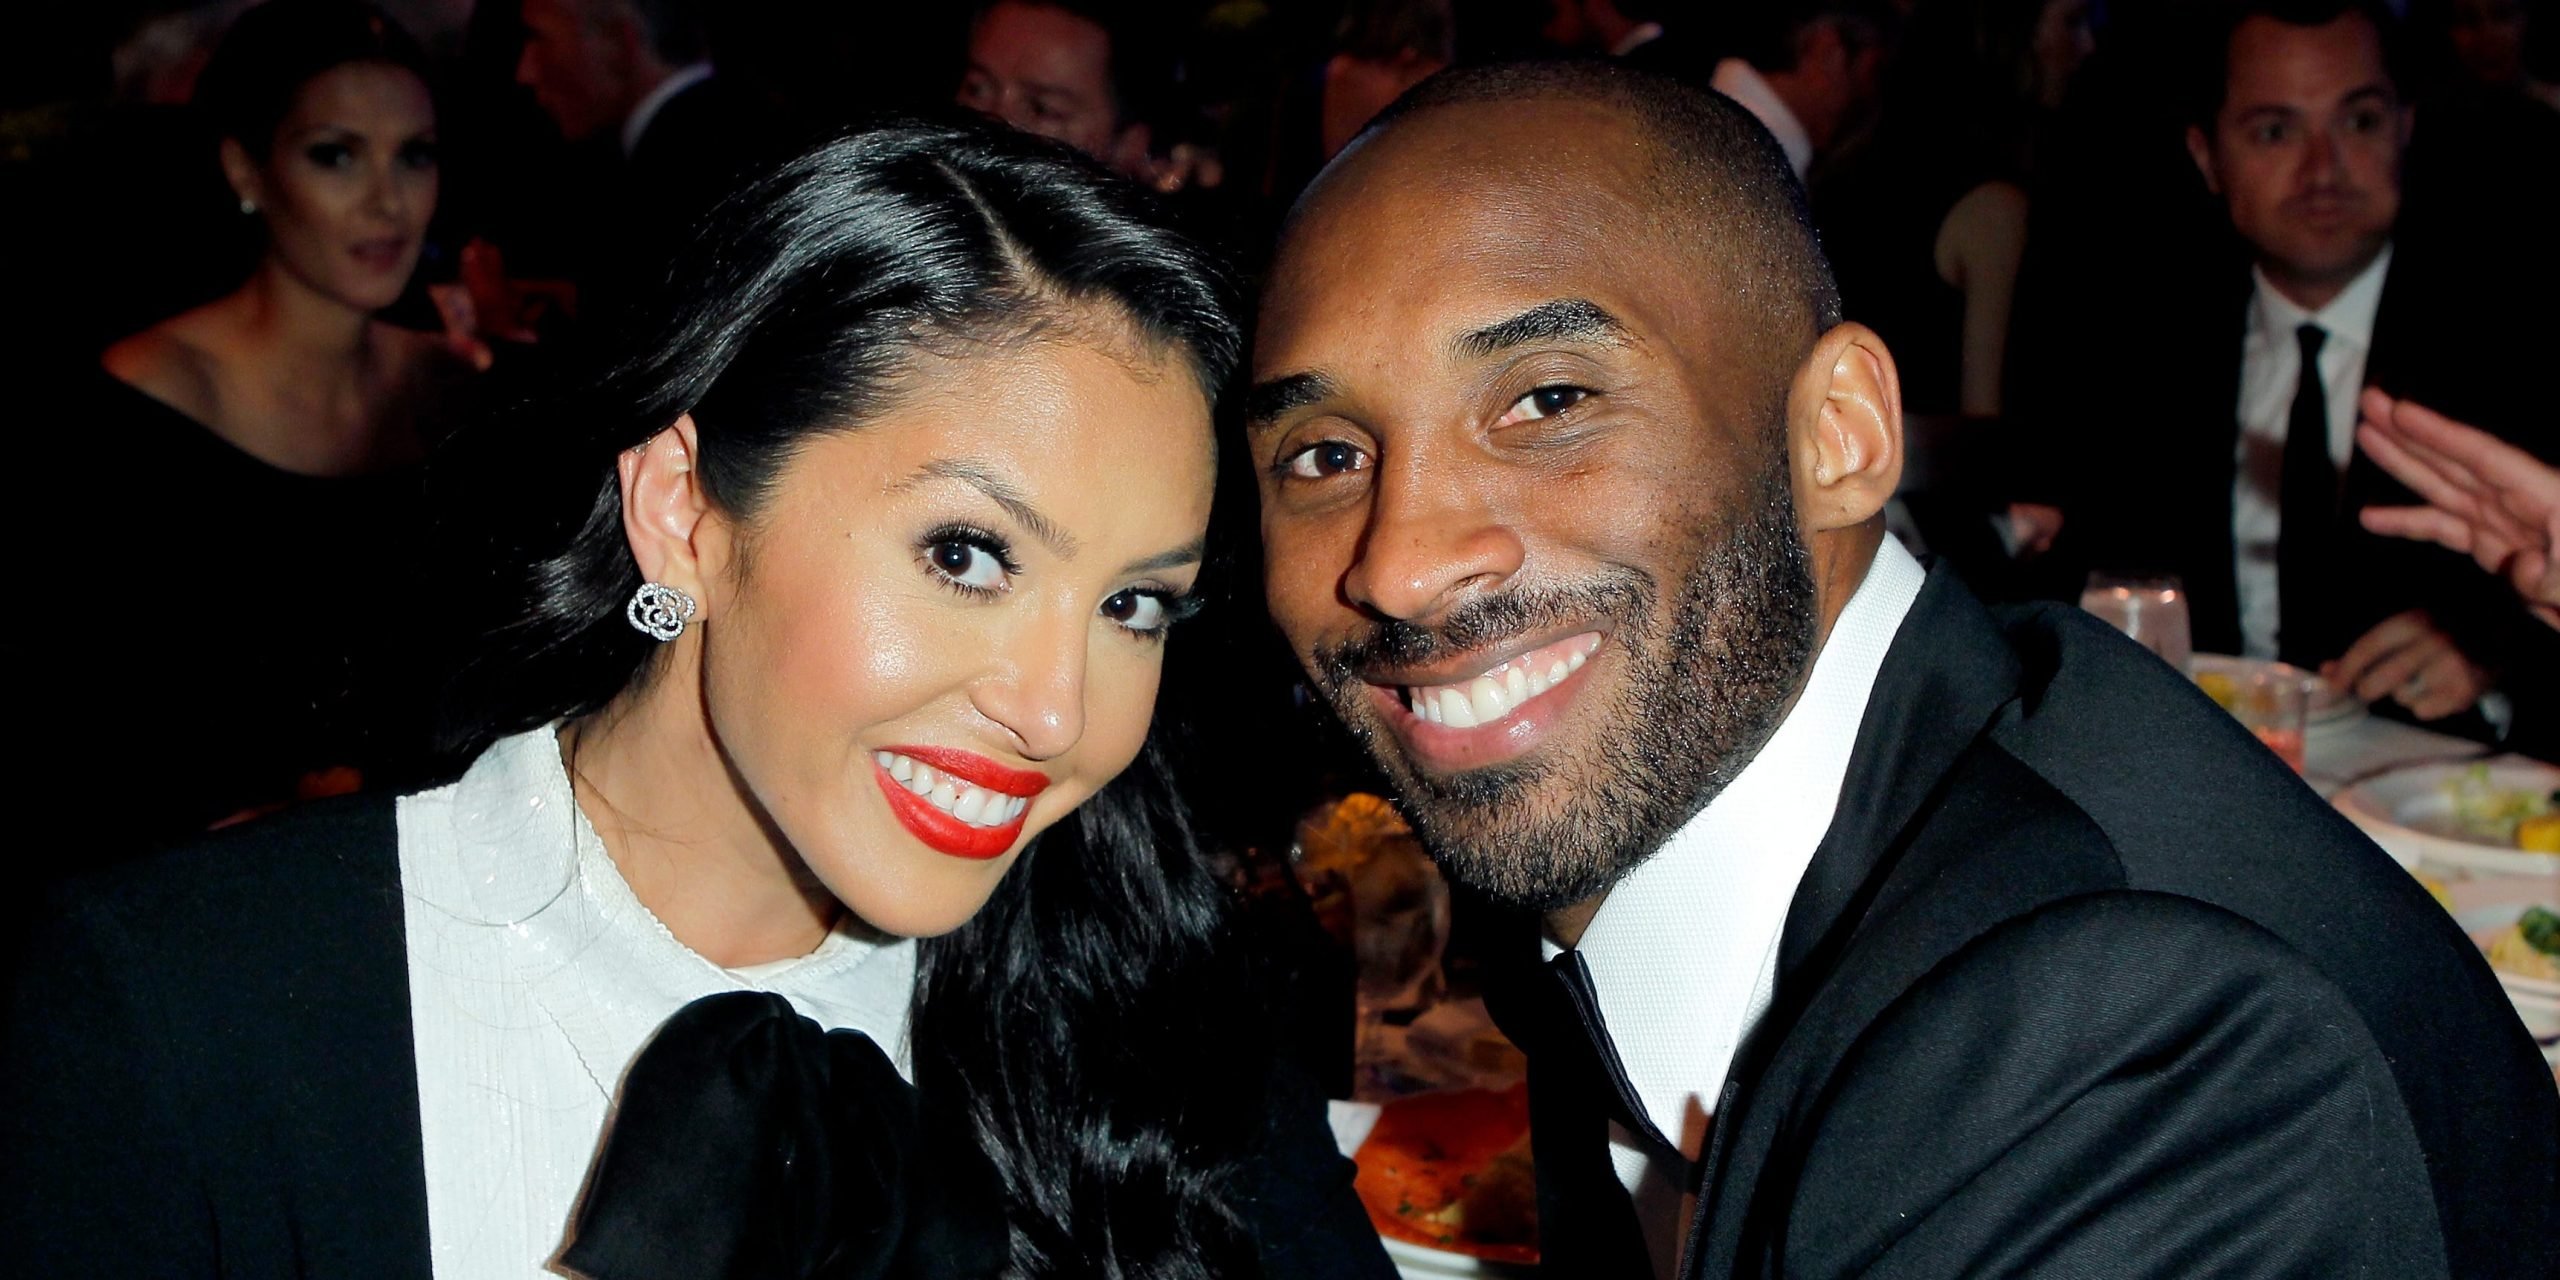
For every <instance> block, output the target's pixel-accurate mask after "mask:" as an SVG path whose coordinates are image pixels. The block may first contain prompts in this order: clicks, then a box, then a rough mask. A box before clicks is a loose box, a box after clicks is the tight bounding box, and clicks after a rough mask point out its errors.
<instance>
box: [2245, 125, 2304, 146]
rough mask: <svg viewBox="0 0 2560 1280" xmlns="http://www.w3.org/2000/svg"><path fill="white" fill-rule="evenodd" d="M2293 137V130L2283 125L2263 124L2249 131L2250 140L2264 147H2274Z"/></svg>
mask: <svg viewBox="0 0 2560 1280" xmlns="http://www.w3.org/2000/svg"><path fill="white" fill-rule="evenodd" d="M2292 136H2293V129H2292V128H2291V127H2290V126H2288V125H2283V124H2262V125H2259V126H2258V127H2257V128H2255V129H2251V130H2250V131H2249V140H2250V141H2252V142H2255V143H2257V144H2258V145H2260V146H2262V147H2271V146H2274V145H2275V144H2277V143H2279V142H2282V141H2284V140H2285V139H2287V138H2289V137H2292Z"/></svg>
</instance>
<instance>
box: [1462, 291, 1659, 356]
mask: <svg viewBox="0 0 2560 1280" xmlns="http://www.w3.org/2000/svg"><path fill="white" fill-rule="evenodd" d="M1631 336H1632V335H1631V334H1629V333H1628V331H1627V326H1626V325H1625V323H1624V322H1622V321H1620V320H1619V319H1618V318H1617V317H1616V316H1613V315H1611V314H1609V309H1608V308H1606V307H1603V306H1601V305H1600V304H1599V303H1596V302H1589V301H1586V300H1584V299H1581V298H1558V299H1556V300H1555V301H1553V302H1541V303H1539V304H1538V305H1536V306H1534V307H1531V308H1529V309H1528V310H1526V311H1523V312H1521V313H1520V314H1518V315H1516V316H1513V317H1511V318H1510V319H1507V320H1496V321H1494V322H1493V323H1492V324H1489V325H1486V326H1485V327H1483V328H1481V329H1476V330H1471V331H1469V332H1467V333H1462V334H1459V335H1458V340H1457V341H1456V342H1455V343H1453V344H1452V346H1453V347H1454V349H1455V350H1456V351H1457V353H1458V354H1459V355H1460V356H1462V357H1465V358H1467V359H1471V360H1481V359H1483V358H1485V357H1486V356H1490V355H1496V354H1499V353H1501V352H1504V351H1508V350H1510V349H1511V348H1513V347H1517V346H1522V345H1524V344H1527V343H1531V342H1554V341H1558V340H1565V341H1577V340H1578V341H1583V342H1603V343H1608V344H1610V345H1613V346H1615V345H1623V344H1625V343H1626V342H1627V341H1628V340H1629V339H1630V337H1631Z"/></svg>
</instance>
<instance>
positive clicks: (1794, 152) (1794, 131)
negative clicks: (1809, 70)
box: [1708, 58, 1813, 182]
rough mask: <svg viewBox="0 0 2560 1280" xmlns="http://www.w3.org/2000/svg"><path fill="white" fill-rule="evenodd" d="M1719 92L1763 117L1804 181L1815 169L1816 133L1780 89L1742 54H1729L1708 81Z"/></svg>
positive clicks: (1797, 175) (1790, 163) (1763, 121)
mask: <svg viewBox="0 0 2560 1280" xmlns="http://www.w3.org/2000/svg"><path fill="white" fill-rule="evenodd" d="M1708 84H1709V86H1710V87H1712V88H1713V89H1714V90H1715V91H1716V92H1718V93H1721V94H1723V95H1724V96H1726V97H1728V98H1731V99H1733V100H1734V101H1735V102H1739V103H1741V104H1742V107H1743V109H1744V110H1746V111H1748V112H1750V113H1751V114H1753V115H1755V116H1758V117H1759V118H1760V123H1761V124H1762V125H1764V126H1766V127H1767V128H1768V130H1769V134H1770V136H1771V137H1774V138H1776V139H1777V140H1778V148H1779V149H1780V150H1782V151H1784V152H1786V153H1787V163H1788V164H1789V165H1792V166H1794V168H1795V171H1796V181H1798V182H1802V181H1804V176H1805V174H1807V173H1809V172H1811V171H1812V170H1813V135H1812V134H1810V133H1807V132H1805V129H1804V121H1802V120H1799V119H1797V118H1796V113H1795V111H1794V109H1793V108H1791V107H1789V106H1788V105H1787V101H1786V99H1784V98H1781V97H1779V96H1778V91H1777V90H1776V89H1773V88H1771V87H1769V82H1768V80H1766V79H1764V78H1763V77H1762V76H1761V74H1760V72H1759V71H1758V70H1757V69H1755V68H1754V67H1753V66H1752V65H1751V64H1750V63H1748V62H1745V61H1743V60H1742V59H1740V58H1727V59H1725V60H1723V61H1722V62H1719V63H1717V64H1716V73H1715V77H1714V78H1713V79H1711V80H1709V81H1708Z"/></svg>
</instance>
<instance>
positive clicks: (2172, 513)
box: [2047, 235, 2560, 667]
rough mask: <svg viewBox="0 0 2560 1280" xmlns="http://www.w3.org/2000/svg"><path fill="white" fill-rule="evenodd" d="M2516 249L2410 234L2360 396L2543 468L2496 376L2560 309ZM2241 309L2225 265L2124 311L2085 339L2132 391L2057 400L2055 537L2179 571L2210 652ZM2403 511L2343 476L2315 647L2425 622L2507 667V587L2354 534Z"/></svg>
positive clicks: (2333, 646)
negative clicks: (2360, 517) (2402, 402)
mask: <svg viewBox="0 0 2560 1280" xmlns="http://www.w3.org/2000/svg"><path fill="white" fill-rule="evenodd" d="M2517 247H2518V246H2516V245H2514V244H2513V243H2512V242H2509V243H2506V244H2502V245H2499V246H2495V248H2497V250H2498V251H2499V255H2500V256H2499V257H2498V258H2497V259H2494V260H2493V259H2492V258H2490V257H2489V256H2488V255H2487V254H2484V253H2483V252H2481V251H2480V250H2481V248H2482V246H2465V245H2458V244H2453V243H2449V238H2448V237H2445V236H2442V235H2413V236H2404V237H2403V238H2402V240H2401V242H2400V243H2399V244H2398V246H2397V247H2396V249H2395V250H2394V253H2393V258H2392V262H2391V267H2390V271H2389V273H2388V275H2387V276H2386V277H2385V279H2384V282H2383V292H2382V300H2381V304H2380V307H2379V309H2378V311H2377V312H2376V315H2375V321H2374V331H2373V345H2372V347H2371V349H2370V352H2369V354H2368V356H2367V358H2366V361H2365V384H2366V385H2367V386H2372V387H2379V388H2381V389H2382V390H2384V391H2387V392H2389V393H2391V394H2392V395H2395V396H2403V397H2407V398H2410V399H2414V400H2417V401H2419V402H2421V403H2423V404H2426V405H2427V406H2429V407H2431V408H2434V409H2437V410H2439V411H2441V412H2444V413H2447V414H2450V415H2452V416H2453V417H2455V418H2458V419H2461V420H2463V421H2467V422H2472V423H2475V424H2477V425H2480V426H2482V427H2484V428H2486V429H2488V430H2490V431H2492V432H2495V433H2497V434H2499V435H2501V436H2504V437H2506V438H2507V439H2510V440H2512V441H2515V442H2517V443H2519V444H2521V445H2523V446H2524V447H2526V448H2527V449H2529V450H2531V451H2533V452H2535V453H2537V454H2540V455H2542V456H2543V457H2545V458H2546V459H2549V458H2553V457H2560V420H2556V419H2553V418H2552V417H2551V416H2550V415H2549V413H2548V412H2547V411H2546V410H2543V409H2542V408H2540V407H2539V406H2534V405H2530V404H2526V403H2524V402H2523V401H2521V400H2519V399H2518V398H2517V397H2515V396H2513V395H2512V394H2510V393H2509V392H2508V391H2507V390H2505V388H2506V386H2507V385H2508V384H2507V383H2506V381H2505V379H2504V377H2502V376H2500V375H2497V374H2496V373H2494V367H2495V365H2496V364H2497V363H2498V362H2499V361H2500V360H2501V358H2502V357H2501V354H2500V353H2504V352H2510V351H2531V350H2543V349H2548V345H2549V344H2550V343H2552V342H2554V341H2560V311H2555V310H2554V309H2553V308H2552V307H2551V306H2550V304H2549V298H2550V294H2549V293H2548V292H2547V289H2548V288H2550V287H2551V285H2552V283H2553V282H2552V281H2551V280H2550V276H2551V272H2550V271H2549V269H2548V267H2547V264H2543V263H2541V262H2539V261H2538V259H2539V258H2541V257H2547V256H2548V255H2544V254H2530V253H2527V254H2509V253H2507V252H2506V251H2507V250H2511V249H2515V248H2517ZM2520 259H2528V260H2520ZM2249 298H2250V277H2249V271H2248V267H2247V265H2246V263H2245V261H2243V260H2242V259H2240V258H2239V257H2238V256H2236V255H2234V256H2229V257H2225V258H2221V259H2218V260H2216V262H2215V264H2214V265H2213V266H2212V267H2210V268H2209V269H2202V270H2198V271H2196V272H2194V273H2193V274H2192V275H2191V276H2190V277H2189V278H2187V279H2186V280H2185V281H2184V282H2183V283H2178V282H2175V280H2174V279H2173V281H2172V282H2171V283H2168V284H2166V285H2164V286H2163V287H2161V288H2160V289H2159V290H2158V291H2157V292H2156V293H2154V294H2153V295H2152V296H2149V297H2145V298H2139V299H2127V300H2125V305H2124V306H2122V307H2121V308H2119V309H2117V310H2116V311H2115V312H2114V313H2113V320H2114V321H2115V322H2116V323H2117V324H2118V325H2120V328H2118V329H2116V330H2114V331H2110V332H2103V333H2100V334H2097V335H2093V336H2094V337H2095V338H2096V339H2097V341H2096V343H2095V345H2098V346H2100V347H2102V348H2113V349H2116V350H2120V351H2122V352H2124V353H2126V357H2127V359H2126V362H2125V371H2126V375H2127V376H2126V378H2125V380H2124V383H2125V385H2122V386H2120V387H2115V388H2110V389H2107V390H2105V391H2103V392H2101V391H2099V390H2098V389H2096V388H2087V387H2084V388H2083V389H2082V391H2083V394H2080V395H2074V396H2069V397H2054V398H2057V399H2068V400H2069V401H2070V408H2069V410H2068V413H2069V415H2070V417H2071V419H2072V421H2071V423H2070V425H2069V427H2068V428H2067V430H2068V432H2069V434H2070V435H2071V437H2072V444H2073V449H2072V452H2073V453H2074V455H2075V456H2076V457H2077V459H2078V461H2077V465H2076V466H2075V467H2074V470H2075V472H2076V473H2077V474H2076V476H2075V481H2076V484H2075V485H2074V488H2076V490H2077V499H2076V501H2074V502H2073V503H2072V504H2071V506H2072V510H2071V512H2070V520H2071V521H2072V522H2073V523H2072V524H2068V525H2066V530H2065V536H2066V538H2068V539H2069V540H2070V545H2071V546H2072V547H2074V548H2076V552H2077V555H2078V556H2079V557H2080V558H2081V559H2082V560H2084V561H2085V562H2086V564H2087V566H2088V567H2090V568H2096V569H2107V570H2142V571H2150V572H2166V573H2175V574H2177V575H2178V576H2179V577H2180V578H2181V579H2182V580H2183V581H2184V582H2185V584H2186V588H2187V592H2188V604H2189V618H2190V621H2191V624H2192V626H2193V628H2194V637H2195V647H2196V648H2197V650H2199V651H2201V652H2209V653H2237V652H2239V650H2240V611H2239V609H2240V607H2239V591H2238V587H2237V584H2236V582H2235V580H2234V571H2233V555H2234V547H2233V539H2232V529H2231V520H2232V504H2231V490H2232V484H2233V481H2234V479H2235V472H2236V467H2235V458H2236V457H2237V452H2238V449H2239V447H2240V439H2241V437H2240V424H2239V418H2238V405H2239V399H2240V371H2241V370H2240V366H2241V356H2242V344H2243V341H2244V336H2245V331H2246V325H2247V319H2248V307H2249ZM2081 372H2082V373H2083V374H2084V375H2085V373H2086V370H2085V369H2083V370H2082V371H2081ZM2047 413H2048V416H2059V411H2057V410H2054V409H2052V408H2048V410H2047ZM2056 425H2059V424H2056ZM2270 465H2271V466H2272V460H2270ZM2414 501H2416V498H2415V497H2414V495H2412V494H2411V493H2410V492H2409V490H2408V489H2407V488H2406V487H2404V486H2402V485H2401V484H2400V483H2399V482H2398V481H2397V480H2394V479H2392V478H2391V476H2390V475H2389V474H2387V473H2385V472H2384V471H2383V470H2382V468H2381V467H2380V466H2379V465H2377V464H2376V463H2374V461H2373V460H2372V459H2371V458H2369V457H2367V456H2365V454H2364V452H2363V450H2362V449H2361V448H2359V449H2357V450H2356V452H2355V453H2354V455H2353V456H2352V457H2351V458H2350V460H2349V462H2348V465H2347V469H2346V472H2345V474H2344V475H2343V476H2342V477H2341V500H2340V503H2339V510H2338V517H2337V525H2336V536H2337V538H2338V539H2339V543H2338V545H2339V546H2340V548H2341V550H2340V552H2339V555H2338V567H2339V573H2338V575H2337V577H2336V579H2335V580H2334V581H2333V582H2332V583H2331V584H2330V585H2329V586H2328V588H2327V589H2326V590H2325V591H2323V592H2322V593H2321V595H2322V599H2323V602H2324V603H2325V604H2326V605H2327V607H2326V608H2324V609H2322V610H2320V612H2319V613H2318V615H2316V616H2315V618H2314V619H2313V621H2314V625H2315V626H2316V628H2317V634H2316V636H2315V638H2314V640H2313V641H2312V643H2311V645H2310V648H2309V650H2308V651H2309V652H2316V653H2318V654H2319V655H2321V659H2322V660H2325V659H2326V658H2329V657H2334V656H2336V655H2337V654H2339V653H2342V652H2344V651H2345V649H2346V647H2347V646H2348V645H2349V644H2352V643H2353V642H2354V641H2355V640H2356V639H2357V637H2359V636H2361V635H2363V634H2364V633H2365V632H2366V631H2367V630H2369V629H2371V627H2372V626H2373V625H2374V624H2375V623H2377V622H2380V621H2381V620H2382V619H2384V618H2387V617H2390V616H2391V615H2393V614H2397V613H2400V612H2403V611H2405V610H2408V609H2413V608H2422V609H2425V610H2427V611H2428V612H2429V613H2430V614H2431V615H2433V616H2434V617H2435V618H2436V620H2437V622H2438V623H2439V624H2440V625H2442V626H2444V627H2445V628H2446V629H2447V630H2448V631H2450V632H2451V633H2452V634H2453V635H2454V636H2455V638H2456V639H2457V640H2459V641H2460V642H2461V643H2462V645H2463V648H2464V651H2465V652H2466V653H2469V654H2471V655H2472V656H2473V657H2475V658H2477V659H2480V660H2482V661H2483V662H2485V663H2487V664H2488V665H2490V666H2492V667H2503V666H2509V665H2511V659H2512V656H2513V654H2514V653H2515V650H2516V648H2517V646H2518V645H2519V644H2520V643H2522V640H2523V638H2524V637H2526V636H2528V635H2530V633H2529V632H2528V631H2526V630H2525V626H2526V625H2527V620H2526V619H2525V618H2524V616H2523V613H2522V610H2521V609H2520V608H2519V607H2518V606H2517V605H2516V604H2515V603H2514V601H2513V598H2512V597H2511V596H2509V595H2508V594H2506V592H2505V590H2504V588H2503V586H2502V585H2501V584H2500V583H2498V582H2496V581H2494V580H2492V579H2489V578H2488V577H2487V575H2484V574H2482V573H2480V572H2479V571H2478V569H2477V568H2476V567H2475V566H2473V565H2472V564H2471V562H2470V561H2469V560H2468V559H2467V558H2465V557H2463V556H2459V555H2456V554H2455V553H2453V552H2449V551H2446V550H2443V549H2442V548H2438V547H2434V546H2431V545H2427V544H2422V543H2416V542H2410V541H2407V540H2403V539H2396V538H2384V537H2379V536H2377V535H2374V534H2370V533H2367V532H2365V530H2364V528H2363V526H2362V525H2361V524H2359V523H2358V522H2357V518H2356V512H2357V511H2359V510H2360V509H2362V508H2364V507H2366V506H2385V505H2400V504H2405V503H2410V502H2414ZM2292 647H2293V642H2292V641H2291V640H2288V641H2287V648H2288V649H2291V648H2292Z"/></svg>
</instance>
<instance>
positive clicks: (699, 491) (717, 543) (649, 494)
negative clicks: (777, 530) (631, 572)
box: [617, 414, 728, 612]
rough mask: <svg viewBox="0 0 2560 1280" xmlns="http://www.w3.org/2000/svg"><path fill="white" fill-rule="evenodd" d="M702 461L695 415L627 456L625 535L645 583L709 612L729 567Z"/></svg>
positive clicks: (622, 470)
mask: <svg viewBox="0 0 2560 1280" xmlns="http://www.w3.org/2000/svg"><path fill="white" fill-rule="evenodd" d="M699 457H700V454H699V444H698V441H697V437H696V432H695V429H694V425H693V415H691V414H686V415H685V416H683V417H681V418H678V419H676V420H675V423H674V425H672V426H669V427H668V428H667V429H666V430H664V431H661V432H659V433H658V434H656V435H654V436H651V437H649V441H648V443H646V444H643V445H641V446H639V447H638V448H635V449H625V450H623V452H622V456H621V458H620V459H619V460H618V463H617V469H618V472H619V474H620V476H621V480H622V535H623V536H624V537H625V538H628V539H629V540H630V542H631V558H632V559H633V560H634V561H636V562H638V564H639V566H640V576H641V578H642V579H644V580H646V581H649V582H657V583H664V584H665V585H667V586H670V587H674V588H675V589H676V590H678V591H681V592H684V593H685V594H686V595H689V596H692V597H694V598H695V599H696V600H699V601H701V602H702V603H703V604H704V605H705V606H708V605H709V604H710V601H709V599H708V598H707V594H708V593H707V590H706V588H707V587H709V586H710V585H711V583H712V582H713V581H714V580H716V578H717V577H718V574H719V571H720V569H721V568H722V567H723V566H724V565H725V563H726V560H727V556H728V545H727V539H726V533H725V530H723V529H722V528H721V527H720V526H721V523H722V522H721V521H720V520H718V519H717V518H716V517H715V515H714V513H713V511H712V507H711V499H710V495H709V494H708V493H706V492H705V491H704V490H703V487H702V473H701V471H700V470H699V469H697V467H696V466H695V463H696V461H697V459H698V458H699ZM705 612H708V609H707V608H706V610H705Z"/></svg>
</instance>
